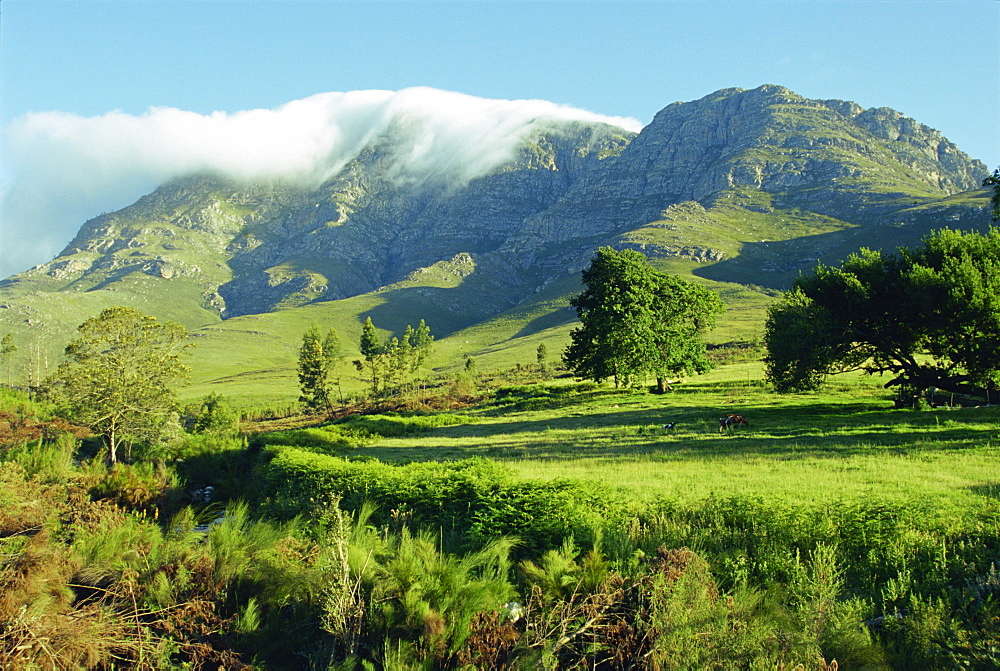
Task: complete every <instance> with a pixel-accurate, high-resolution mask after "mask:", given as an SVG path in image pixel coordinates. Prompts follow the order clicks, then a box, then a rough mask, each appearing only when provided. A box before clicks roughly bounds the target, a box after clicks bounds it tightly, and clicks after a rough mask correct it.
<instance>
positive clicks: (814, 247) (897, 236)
mask: <svg viewBox="0 0 1000 671" xmlns="http://www.w3.org/2000/svg"><path fill="white" fill-rule="evenodd" d="M896 216H897V218H898V219H899V221H896V222H893V223H881V224H865V225H862V226H858V227H854V228H845V229H842V230H838V231H831V232H828V233H818V234H816V235H807V236H804V237H799V238H791V239H789V240H775V241H767V242H744V243H743V247H742V250H741V251H740V254H739V256H736V257H733V258H727V259H724V260H722V261H719V262H718V263H713V264H712V265H709V266H704V267H702V268H697V269H695V270H694V274H695V275H697V276H699V277H704V278H705V279H709V280H716V281H719V282H738V283H740V284H759V285H761V286H766V287H771V288H774V289H783V290H784V289H788V288H790V287H791V285H792V282H793V281H794V280H795V278H796V277H798V276H799V275H801V274H803V273H812V271H813V270H814V269H815V267H816V264H817V263H820V262H822V263H824V264H827V265H834V266H836V265H840V263H841V262H842V261H843V260H844V259H845V258H847V256H848V255H850V254H853V253H855V252H857V251H858V250H859V249H861V248H862V247H867V248H868V249H874V250H881V251H884V252H886V253H889V254H895V253H896V251H897V249H898V248H900V247H918V246H920V245H921V243H922V241H923V239H924V238H925V237H926V236H927V235H928V234H929V233H930V232H931V231H932V230H934V229H937V228H941V227H943V226H945V225H947V224H949V223H952V222H948V221H942V220H941V219H940V218H938V217H937V216H935V215H934V214H933V213H918V214H916V215H914V214H911V213H908V212H906V211H905V210H904V211H902V212H900V213H899V214H898V215H896ZM904 219H905V222H904V221H903V220H904ZM952 225H954V224H952ZM966 228H969V229H972V230H976V231H977V232H980V233H985V232H986V230H987V229H988V225H985V224H980V225H972V226H966Z"/></svg>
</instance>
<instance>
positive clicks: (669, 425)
mask: <svg viewBox="0 0 1000 671" xmlns="http://www.w3.org/2000/svg"><path fill="white" fill-rule="evenodd" d="M675 426H677V422H667V423H666V424H664V425H663V428H664V429H672V428H674V427H675Z"/></svg>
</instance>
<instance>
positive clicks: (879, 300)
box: [764, 228, 1000, 398]
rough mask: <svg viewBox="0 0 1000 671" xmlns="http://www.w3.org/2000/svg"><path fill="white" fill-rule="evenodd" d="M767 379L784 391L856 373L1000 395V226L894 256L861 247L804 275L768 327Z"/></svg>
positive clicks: (914, 387) (944, 237)
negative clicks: (840, 260) (833, 263)
mask: <svg viewBox="0 0 1000 671" xmlns="http://www.w3.org/2000/svg"><path fill="white" fill-rule="evenodd" d="M764 339H765V343H766V345H767V350H768V353H767V355H766V357H765V364H766V367H767V376H768V379H770V380H771V381H772V382H773V383H774V385H775V388H776V389H778V390H779V391H790V390H804V389H813V388H816V387H817V386H818V385H819V384H820V383H821V382H822V381H823V380H824V379H825V378H826V376H827V375H830V374H834V373H840V372H845V371H849V370H862V371H866V372H868V373H872V374H885V373H888V374H891V375H892V376H893V377H892V379H890V380H889V382H888V383H887V384H886V386H887V387H892V386H897V387H899V389H900V395H901V396H903V395H912V394H916V393H919V392H922V391H924V390H926V389H928V388H930V387H936V388H939V389H942V390H946V391H951V392H955V393H964V394H971V395H975V396H985V397H987V398H989V395H990V394H995V393H996V389H997V382H998V380H1000V229H996V228H994V229H991V230H990V231H989V232H988V233H987V234H985V235H980V234H977V233H963V232H960V231H953V230H948V229H941V230H938V231H935V232H933V233H931V234H930V235H929V236H927V237H926V238H925V239H924V242H923V245H922V246H920V247H917V248H914V249H900V250H899V253H898V254H896V255H892V254H884V253H882V252H877V251H871V250H868V249H863V250H861V252H860V253H858V254H854V255H852V256H850V257H848V258H847V260H845V261H844V262H843V264H841V266H840V267H839V268H833V267H829V266H823V265H820V266H819V267H817V269H816V271H815V273H814V274H812V275H809V276H804V277H800V278H799V279H798V280H796V282H795V285H794V287H793V289H792V290H791V291H790V292H788V293H786V294H785V296H784V298H783V299H782V301H781V302H780V303H778V304H777V305H775V306H773V307H772V308H771V310H770V312H769V314H768V318H767V323H766V326H765V336H764Z"/></svg>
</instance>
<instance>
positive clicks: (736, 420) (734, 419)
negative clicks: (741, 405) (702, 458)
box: [719, 415, 750, 433]
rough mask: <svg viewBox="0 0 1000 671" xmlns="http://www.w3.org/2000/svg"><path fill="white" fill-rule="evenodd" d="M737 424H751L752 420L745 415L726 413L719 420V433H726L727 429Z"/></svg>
mask: <svg viewBox="0 0 1000 671" xmlns="http://www.w3.org/2000/svg"><path fill="white" fill-rule="evenodd" d="M737 424H743V425H744V426H750V422H748V421H747V418H746V417H744V416H743V415H726V416H725V417H723V418H722V419H720V420H719V433H725V432H726V429H728V428H730V427H732V426H736V425H737Z"/></svg>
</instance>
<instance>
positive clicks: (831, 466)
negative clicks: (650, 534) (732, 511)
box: [352, 362, 1000, 511]
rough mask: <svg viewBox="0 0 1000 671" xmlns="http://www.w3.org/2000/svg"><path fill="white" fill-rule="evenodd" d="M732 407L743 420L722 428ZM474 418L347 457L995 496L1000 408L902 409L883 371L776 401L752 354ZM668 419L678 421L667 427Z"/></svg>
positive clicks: (691, 489)
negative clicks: (694, 371)
mask: <svg viewBox="0 0 1000 671" xmlns="http://www.w3.org/2000/svg"><path fill="white" fill-rule="evenodd" d="M591 387H594V386H593V385H591ZM554 388H557V387H554ZM566 389H567V390H571V389H572V386H566ZM727 413H737V414H741V415H744V416H746V417H747V418H748V419H749V420H750V423H751V424H750V426H749V427H738V428H737V429H735V430H731V431H729V432H727V433H726V434H720V433H719V423H718V420H719V418H720V417H721V416H723V415H725V414H727ZM469 415H470V419H472V422H470V423H468V424H464V425H460V426H450V427H440V428H435V429H432V430H430V431H427V432H424V433H420V434H408V435H404V436H399V437H394V438H387V439H385V440H382V441H380V442H379V443H378V444H376V445H373V446H370V447H366V448H364V449H361V450H358V451H356V452H354V453H352V454H353V455H354V456H358V457H362V456H363V457H375V458H378V459H380V460H382V461H386V462H397V463H399V462H409V461H423V460H449V459H463V458H468V457H474V456H478V457H487V458H491V459H495V460H498V461H500V462H503V463H506V464H508V465H509V466H510V467H512V468H513V469H514V470H515V472H516V473H517V474H518V475H519V476H520V477H523V478H526V479H536V480H554V479H572V480H593V481H599V482H603V483H605V484H610V485H614V486H618V487H622V488H623V489H626V490H629V494H628V495H629V496H634V497H637V498H639V499H641V500H647V501H652V500H655V499H670V500H674V501H678V502H690V503H693V502H695V501H698V500H702V499H705V498H707V497H711V496H737V495H738V496H761V497H767V498H769V499H774V498H777V499H781V500H784V501H786V502H787V503H790V504H793V505H824V504H825V503H829V502H834V501H838V502H843V501H849V500H865V499H868V500H879V501H885V500H893V499H900V500H902V499H906V500H910V501H912V500H914V499H924V498H926V499H927V500H928V501H934V502H936V503H935V505H938V504H939V505H940V506H941V508H942V511H944V510H946V509H949V508H956V509H965V508H968V507H970V506H976V505H981V504H983V503H984V502H985V501H987V500H990V499H993V500H1000V407H981V408H937V409H931V410H924V411H915V410H896V409H893V407H892V402H891V400H890V399H889V394H888V393H887V392H886V391H885V390H884V389H882V388H881V381H880V380H879V379H878V378H874V379H873V378H868V377H862V376H854V377H851V378H845V379H835V381H834V382H833V384H831V385H829V386H828V387H827V388H826V389H825V390H824V391H822V392H820V393H815V394H787V395H779V394H773V393H771V392H769V391H768V390H767V388H766V387H765V386H764V385H763V383H762V382H761V380H760V364H759V362H748V363H739V364H732V365H728V366H724V367H722V368H720V369H717V370H716V371H714V372H713V373H711V374H709V375H707V376H704V377H702V378H696V379H694V380H692V381H690V382H687V383H683V384H679V385H676V386H675V389H674V391H673V392H670V393H667V394H663V395H653V394H649V393H644V392H627V391H615V390H613V389H611V388H606V387H595V388H591V389H589V390H588V391H583V392H581V393H566V394H565V395H560V394H558V393H554V394H548V395H542V396H536V397H535V398H524V399H514V400H510V399H508V400H507V402H506V403H501V402H494V403H492V404H487V405H484V406H481V407H479V408H476V409H474V410H472V411H470V412H469ZM668 422H674V423H675V426H674V428H673V429H665V428H663V425H664V424H666V423H668Z"/></svg>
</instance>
